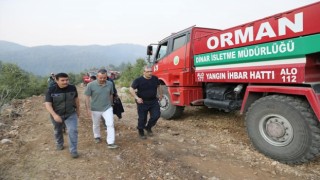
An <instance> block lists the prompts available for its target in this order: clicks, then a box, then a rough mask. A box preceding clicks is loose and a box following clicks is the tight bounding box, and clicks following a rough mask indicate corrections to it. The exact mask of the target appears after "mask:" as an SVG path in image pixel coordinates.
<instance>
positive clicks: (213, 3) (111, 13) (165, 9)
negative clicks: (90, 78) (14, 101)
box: [0, 0, 318, 47]
mask: <svg viewBox="0 0 320 180" xmlns="http://www.w3.org/2000/svg"><path fill="white" fill-rule="evenodd" d="M314 2H318V1H316V0H287V1H285V0H283V1H281V0H223V1H217V0H0V40H4V41H9V42H14V43H18V44H21V45H24V46H29V47H33V46H40V45H112V44H118V43H130V44H139V45H143V46H147V45H148V44H150V43H157V42H158V41H160V40H162V39H163V38H165V37H167V36H169V35H170V34H171V33H174V32H178V31H180V30H183V29H185V28H188V27H190V26H193V25H196V26H198V27H207V28H215V29H227V28H231V27H233V26H237V25H241V24H244V23H247V22H251V21H254V20H258V19H261V18H264V17H267V16H271V15H274V14H277V13H280V12H284V11H288V10H291V9H294V8H298V7H300V6H304V5H307V4H311V3H314Z"/></svg>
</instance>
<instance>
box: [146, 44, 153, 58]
mask: <svg viewBox="0 0 320 180" xmlns="http://www.w3.org/2000/svg"><path fill="white" fill-rule="evenodd" d="M152 48H153V47H152V46H151V45H149V46H148V47H147V55H148V56H151V55H152V51H153V50H152Z"/></svg>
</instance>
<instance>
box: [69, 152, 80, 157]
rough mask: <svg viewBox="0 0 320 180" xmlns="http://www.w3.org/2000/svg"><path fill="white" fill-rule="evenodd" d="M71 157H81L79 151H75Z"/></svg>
mask: <svg viewBox="0 0 320 180" xmlns="http://www.w3.org/2000/svg"><path fill="white" fill-rule="evenodd" d="M71 157H72V158H78V157H79V154H78V152H73V153H71Z"/></svg>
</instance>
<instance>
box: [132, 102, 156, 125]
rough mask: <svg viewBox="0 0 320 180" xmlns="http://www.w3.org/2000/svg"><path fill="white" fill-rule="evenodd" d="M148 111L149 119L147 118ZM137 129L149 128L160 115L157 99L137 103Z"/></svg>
mask: <svg viewBox="0 0 320 180" xmlns="http://www.w3.org/2000/svg"><path fill="white" fill-rule="evenodd" d="M148 113H150V119H149V121H147V119H148ZM138 116H139V117H138V127H137V128H138V129H151V128H152V127H153V126H155V125H156V123H157V121H158V119H159V117H160V106H159V103H158V101H157V100H154V101H150V102H144V103H143V104H138Z"/></svg>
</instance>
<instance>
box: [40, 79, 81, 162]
mask: <svg viewBox="0 0 320 180" xmlns="http://www.w3.org/2000/svg"><path fill="white" fill-rule="evenodd" d="M55 77H56V82H57V85H55V86H52V87H50V88H49V90H48V92H47V93H46V98H45V106H46V109H47V110H48V112H49V113H50V119H51V122H52V124H53V126H54V135H55V139H56V148H57V150H63V148H64V147H63V143H64V139H63V132H62V129H63V122H64V123H65V125H66V126H67V129H68V137H69V150H70V153H71V156H72V157H73V158H77V157H78V156H79V155H78V151H77V145H78V117H79V114H80V112H79V109H80V103H79V98H78V92H77V89H76V87H75V86H74V85H70V84H69V77H68V74H66V73H59V74H57V75H56V76H55Z"/></svg>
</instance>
